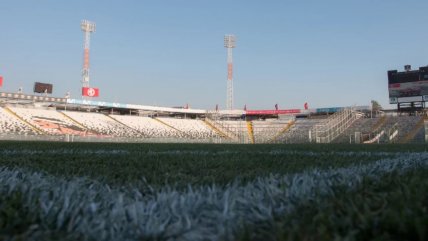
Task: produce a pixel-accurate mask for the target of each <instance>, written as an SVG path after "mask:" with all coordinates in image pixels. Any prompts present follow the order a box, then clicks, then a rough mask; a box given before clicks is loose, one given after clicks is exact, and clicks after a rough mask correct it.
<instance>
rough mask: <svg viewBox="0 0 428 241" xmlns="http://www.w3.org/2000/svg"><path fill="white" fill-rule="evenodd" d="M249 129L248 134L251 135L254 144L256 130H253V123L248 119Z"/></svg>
mask: <svg viewBox="0 0 428 241" xmlns="http://www.w3.org/2000/svg"><path fill="white" fill-rule="evenodd" d="M247 130H248V136H249V137H250V141H251V143H252V144H254V130H253V123H252V122H251V121H247Z"/></svg>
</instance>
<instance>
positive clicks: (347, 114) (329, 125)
mask: <svg viewBox="0 0 428 241" xmlns="http://www.w3.org/2000/svg"><path fill="white" fill-rule="evenodd" d="M361 117H362V114H360V113H358V112H356V111H355V110H353V109H352V108H345V109H343V110H341V111H339V112H336V113H334V114H333V115H331V116H329V117H328V118H327V120H325V121H323V122H322V123H319V124H316V125H315V126H314V127H313V128H312V129H311V141H314V142H316V143H330V142H332V141H334V139H336V138H337V137H338V136H340V135H341V134H342V133H343V132H345V131H346V129H347V128H348V127H349V126H351V125H352V123H353V122H354V121H355V120H357V119H358V118H361Z"/></svg>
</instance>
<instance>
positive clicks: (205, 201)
mask: <svg viewBox="0 0 428 241" xmlns="http://www.w3.org/2000/svg"><path fill="white" fill-rule="evenodd" d="M427 147H428V146H426V145H208V144H207V145H205V144H117V143H114V144H106V143H50V142H0V148H1V149H0V183H1V186H0V240H426V239H428V232H427V231H426V230H427V228H426V227H428V194H426V191H425V190H428V179H427V178H426V176H427V174H428V152H427Z"/></svg>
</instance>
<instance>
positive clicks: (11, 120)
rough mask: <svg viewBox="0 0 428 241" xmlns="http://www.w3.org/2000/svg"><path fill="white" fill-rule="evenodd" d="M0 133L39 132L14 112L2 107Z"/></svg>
mask: <svg viewBox="0 0 428 241" xmlns="http://www.w3.org/2000/svg"><path fill="white" fill-rule="evenodd" d="M0 133H3V134H5V133H6V134H10V133H14V134H18V135H34V134H37V132H36V131H34V130H33V129H32V128H31V127H30V126H28V125H27V124H26V123H24V122H23V121H21V120H20V119H19V118H17V117H16V116H14V115H13V114H11V113H9V112H7V111H6V110H5V109H4V108H0Z"/></svg>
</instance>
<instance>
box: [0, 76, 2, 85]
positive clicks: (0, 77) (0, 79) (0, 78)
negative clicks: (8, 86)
mask: <svg viewBox="0 0 428 241" xmlns="http://www.w3.org/2000/svg"><path fill="white" fill-rule="evenodd" d="M2 86H3V76H0V87H2Z"/></svg>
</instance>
